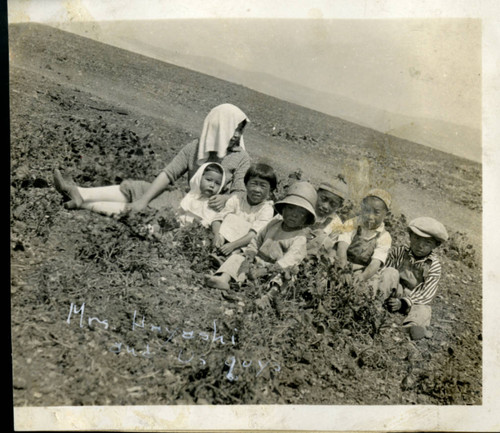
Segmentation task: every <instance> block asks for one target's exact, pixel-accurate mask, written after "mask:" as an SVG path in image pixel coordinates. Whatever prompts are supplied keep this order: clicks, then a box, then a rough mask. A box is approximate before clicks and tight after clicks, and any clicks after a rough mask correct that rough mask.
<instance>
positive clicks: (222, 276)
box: [205, 272, 231, 289]
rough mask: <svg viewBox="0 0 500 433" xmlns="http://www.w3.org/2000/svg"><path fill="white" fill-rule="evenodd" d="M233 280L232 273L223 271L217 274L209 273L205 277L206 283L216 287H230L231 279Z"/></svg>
mask: <svg viewBox="0 0 500 433" xmlns="http://www.w3.org/2000/svg"><path fill="white" fill-rule="evenodd" d="M230 280H231V275H229V274H226V273H225V272H221V273H219V274H215V275H207V276H206V278H205V283H206V284H207V286H209V287H213V288H216V289H229V281H230Z"/></svg>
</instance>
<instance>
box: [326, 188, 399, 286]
mask: <svg viewBox="0 0 500 433" xmlns="http://www.w3.org/2000/svg"><path fill="white" fill-rule="evenodd" d="M390 207H391V196H390V195H389V193H388V192H387V191H384V190H382V189H372V190H371V191H369V192H368V194H367V195H366V196H365V197H364V198H363V200H362V201H361V213H360V215H359V216H357V217H355V218H353V219H351V220H348V221H346V223H345V224H344V230H345V231H344V232H343V233H341V234H340V235H339V238H338V243H337V246H336V248H337V253H336V260H337V263H338V264H339V266H340V267H345V266H346V264H347V263H348V262H349V263H352V267H353V271H354V274H355V281H354V283H356V282H363V281H367V280H369V279H371V278H372V277H374V276H375V275H376V274H377V272H378V271H379V270H380V269H381V268H382V266H383V265H384V264H385V261H386V259H387V254H388V253H389V250H390V248H391V244H392V238H391V235H390V234H389V232H387V231H386V230H385V227H384V219H385V217H386V215H387V213H388V212H389V210H390Z"/></svg>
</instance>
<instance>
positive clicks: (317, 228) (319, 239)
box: [307, 180, 347, 255]
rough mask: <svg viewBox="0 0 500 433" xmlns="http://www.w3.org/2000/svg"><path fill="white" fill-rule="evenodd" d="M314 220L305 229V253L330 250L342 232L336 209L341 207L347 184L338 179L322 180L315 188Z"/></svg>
mask: <svg viewBox="0 0 500 433" xmlns="http://www.w3.org/2000/svg"><path fill="white" fill-rule="evenodd" d="M317 195H318V200H317V204H316V222H315V223H314V224H313V225H311V226H309V228H308V230H307V254H308V255H316V254H318V253H319V252H320V251H325V252H327V251H330V250H331V249H332V248H333V246H334V245H335V243H336V242H337V238H338V236H339V234H340V233H341V232H342V228H343V222H342V219H341V218H340V217H339V216H338V215H337V214H336V211H337V210H338V209H340V208H341V207H342V205H343V204H344V200H345V199H346V197H347V185H346V183H345V182H343V181H341V180H338V181H336V182H334V183H328V182H322V183H320V185H319V186H318V188H317Z"/></svg>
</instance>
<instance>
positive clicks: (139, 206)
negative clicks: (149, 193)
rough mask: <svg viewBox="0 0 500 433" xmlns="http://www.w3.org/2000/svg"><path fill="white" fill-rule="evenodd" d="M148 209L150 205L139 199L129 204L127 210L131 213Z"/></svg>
mask: <svg viewBox="0 0 500 433" xmlns="http://www.w3.org/2000/svg"><path fill="white" fill-rule="evenodd" d="M147 207H148V203H147V202H145V201H144V200H141V199H138V200H136V201H133V202H132V203H127V204H126V206H125V209H126V210H127V211H129V212H141V211H143V210H144V209H146V208H147Z"/></svg>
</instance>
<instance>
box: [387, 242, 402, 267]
mask: <svg viewBox="0 0 500 433" xmlns="http://www.w3.org/2000/svg"><path fill="white" fill-rule="evenodd" d="M404 252H405V247H397V248H391V249H390V250H389V253H388V254H387V260H386V261H385V265H384V268H396V269H399V266H400V265H401V262H402V260H403V256H404Z"/></svg>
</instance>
